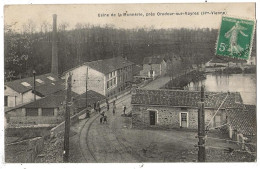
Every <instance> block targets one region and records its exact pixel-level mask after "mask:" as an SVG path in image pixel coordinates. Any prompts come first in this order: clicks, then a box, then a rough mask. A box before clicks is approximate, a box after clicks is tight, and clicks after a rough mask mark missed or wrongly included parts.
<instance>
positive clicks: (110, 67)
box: [85, 57, 134, 74]
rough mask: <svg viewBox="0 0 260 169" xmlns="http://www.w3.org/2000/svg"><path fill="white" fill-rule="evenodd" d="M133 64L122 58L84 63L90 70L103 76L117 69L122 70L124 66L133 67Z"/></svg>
mask: <svg viewBox="0 0 260 169" xmlns="http://www.w3.org/2000/svg"><path fill="white" fill-rule="evenodd" d="M133 64H134V63H133V62H131V61H129V60H126V59H124V58H122V57H114V58H110V59H104V60H97V61H92V62H86V63H85V65H87V66H89V67H90V68H92V69H95V70H97V71H99V72H101V73H103V74H108V73H110V72H113V71H115V70H117V69H120V68H124V67H126V66H130V65H133Z"/></svg>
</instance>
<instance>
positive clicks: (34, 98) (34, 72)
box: [33, 70, 36, 101]
mask: <svg viewBox="0 0 260 169" xmlns="http://www.w3.org/2000/svg"><path fill="white" fill-rule="evenodd" d="M35 74H36V71H35V70H33V93H34V94H33V100H34V101H36V93H35V92H36V91H35Z"/></svg>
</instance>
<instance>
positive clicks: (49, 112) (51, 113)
mask: <svg viewBox="0 0 260 169" xmlns="http://www.w3.org/2000/svg"><path fill="white" fill-rule="evenodd" d="M42 116H54V110H53V108H43V109H42Z"/></svg>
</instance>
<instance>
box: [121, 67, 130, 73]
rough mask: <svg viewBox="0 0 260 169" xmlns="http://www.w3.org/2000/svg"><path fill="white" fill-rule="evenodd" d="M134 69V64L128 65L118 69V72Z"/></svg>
mask: <svg viewBox="0 0 260 169" xmlns="http://www.w3.org/2000/svg"><path fill="white" fill-rule="evenodd" d="M131 69H132V66H127V67H124V68H121V69H118V73H122V72H123V71H130V70H131Z"/></svg>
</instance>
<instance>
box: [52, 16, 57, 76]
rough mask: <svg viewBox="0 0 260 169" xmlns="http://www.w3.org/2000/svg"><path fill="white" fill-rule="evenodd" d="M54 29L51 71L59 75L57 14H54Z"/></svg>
mask: <svg viewBox="0 0 260 169" xmlns="http://www.w3.org/2000/svg"><path fill="white" fill-rule="evenodd" d="M52 16H53V29H52V62H51V73H53V74H55V75H57V76H58V74H59V70H58V61H59V60H58V40H57V15H56V14H53V15H52Z"/></svg>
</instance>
